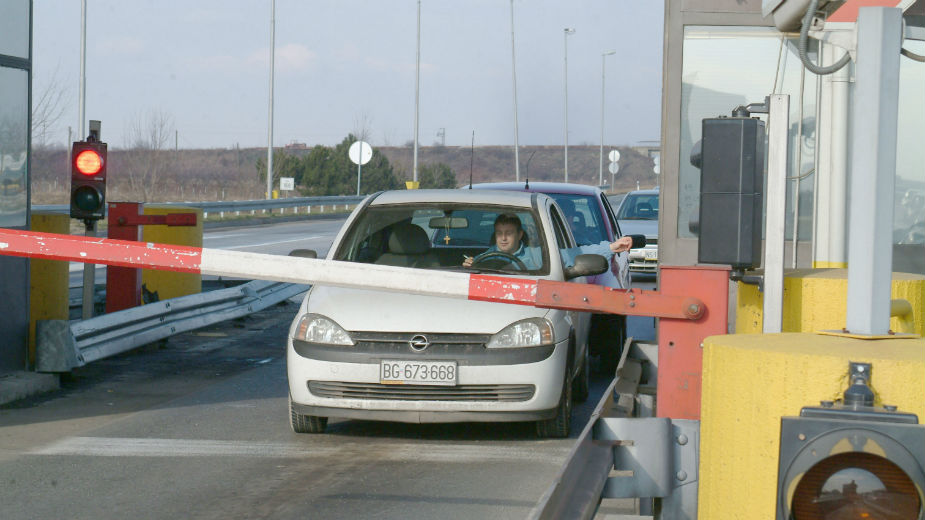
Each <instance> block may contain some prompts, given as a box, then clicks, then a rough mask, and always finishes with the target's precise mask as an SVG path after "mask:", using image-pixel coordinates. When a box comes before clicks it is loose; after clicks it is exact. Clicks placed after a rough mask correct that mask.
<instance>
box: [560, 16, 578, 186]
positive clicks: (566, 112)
mask: <svg viewBox="0 0 925 520" xmlns="http://www.w3.org/2000/svg"><path fill="white" fill-rule="evenodd" d="M564 32H565V38H564V39H565V153H564V156H565V166H564V168H563V170H564V171H565V182H568V35H570V34H575V29H572V28H570V27H566V28H565V31H564Z"/></svg>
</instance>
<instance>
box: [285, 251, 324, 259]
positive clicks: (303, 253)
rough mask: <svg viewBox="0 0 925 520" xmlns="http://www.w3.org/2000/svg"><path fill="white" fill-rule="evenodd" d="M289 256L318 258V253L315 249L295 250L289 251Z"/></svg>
mask: <svg viewBox="0 0 925 520" xmlns="http://www.w3.org/2000/svg"><path fill="white" fill-rule="evenodd" d="M289 256H298V257H302V258H318V252H317V251H315V250H314V249H293V250H292V251H289Z"/></svg>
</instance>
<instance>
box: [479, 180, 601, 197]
mask: <svg viewBox="0 0 925 520" xmlns="http://www.w3.org/2000/svg"><path fill="white" fill-rule="evenodd" d="M468 187H469V186H465V187H464V188H468ZM472 187H473V188H478V189H483V190H513V191H532V192H536V193H563V194H568V195H598V194H600V193H602V191H601V189H600V188H598V187H597V186H589V185H587V184H572V183H570V182H530V183H524V182H483V183H479V184H473V185H472Z"/></svg>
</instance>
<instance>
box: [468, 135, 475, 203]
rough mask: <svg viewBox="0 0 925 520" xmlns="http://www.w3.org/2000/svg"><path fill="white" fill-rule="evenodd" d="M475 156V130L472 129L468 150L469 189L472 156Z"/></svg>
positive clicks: (470, 187) (470, 184)
mask: <svg viewBox="0 0 925 520" xmlns="http://www.w3.org/2000/svg"><path fill="white" fill-rule="evenodd" d="M474 156H475V130H473V131H472V148H471V149H470V152H469V189H470V190H471V189H472V158H473V157H474Z"/></svg>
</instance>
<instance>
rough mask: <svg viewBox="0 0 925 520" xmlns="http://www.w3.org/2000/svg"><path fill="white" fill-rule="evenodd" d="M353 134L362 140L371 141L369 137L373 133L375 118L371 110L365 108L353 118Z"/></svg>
mask: <svg viewBox="0 0 925 520" xmlns="http://www.w3.org/2000/svg"><path fill="white" fill-rule="evenodd" d="M353 135H354V136H355V137H356V138H357V139H359V140H360V141H366V142H367V143H369V138H370V137H372V135H373V120H372V118H371V117H370V116H369V112H367V111H365V110H364V111H363V112H362V113H360V114H358V115H357V116H356V117H354V118H353ZM370 144H371V143H370Z"/></svg>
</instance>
